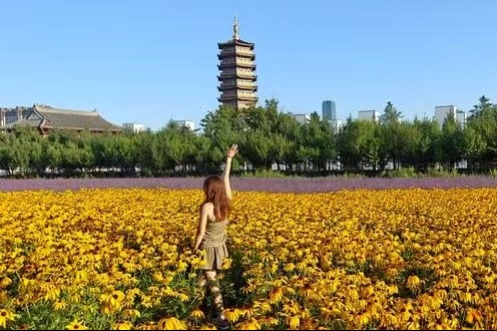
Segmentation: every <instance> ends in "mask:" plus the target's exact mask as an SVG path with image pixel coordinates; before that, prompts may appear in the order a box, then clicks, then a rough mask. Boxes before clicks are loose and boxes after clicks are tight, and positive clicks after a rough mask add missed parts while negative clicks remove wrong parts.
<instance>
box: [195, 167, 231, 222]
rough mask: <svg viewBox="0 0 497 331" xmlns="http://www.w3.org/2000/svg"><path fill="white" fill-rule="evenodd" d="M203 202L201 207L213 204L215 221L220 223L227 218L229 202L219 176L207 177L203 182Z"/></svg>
mask: <svg viewBox="0 0 497 331" xmlns="http://www.w3.org/2000/svg"><path fill="white" fill-rule="evenodd" d="M204 193H205V200H204V202H203V203H202V206H203V205H204V204H205V203H207V202H211V203H212V204H214V215H215V216H216V220H218V221H222V220H225V219H227V218H228V216H229V213H230V211H231V202H230V200H229V199H228V197H227V195H226V189H225V187H224V183H223V180H222V179H221V177H219V176H209V177H207V178H206V179H205V181H204Z"/></svg>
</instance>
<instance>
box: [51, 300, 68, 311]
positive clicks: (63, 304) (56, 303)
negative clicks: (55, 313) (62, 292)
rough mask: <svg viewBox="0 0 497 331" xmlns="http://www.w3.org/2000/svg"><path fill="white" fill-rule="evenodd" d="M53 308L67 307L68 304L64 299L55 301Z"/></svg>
mask: <svg viewBox="0 0 497 331" xmlns="http://www.w3.org/2000/svg"><path fill="white" fill-rule="evenodd" d="M53 306H54V309H55V310H62V309H65V308H67V306H68V304H67V302H65V301H60V300H59V301H57V302H55V303H54V304H53Z"/></svg>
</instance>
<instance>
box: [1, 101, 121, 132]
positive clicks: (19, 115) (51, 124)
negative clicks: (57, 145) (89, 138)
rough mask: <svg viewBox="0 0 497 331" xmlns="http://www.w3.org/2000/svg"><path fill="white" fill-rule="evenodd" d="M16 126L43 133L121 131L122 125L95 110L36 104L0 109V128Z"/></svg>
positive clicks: (6, 129) (5, 128)
mask: <svg viewBox="0 0 497 331" xmlns="http://www.w3.org/2000/svg"><path fill="white" fill-rule="evenodd" d="M16 126H27V127H31V128H37V129H38V130H39V131H40V133H41V134H43V135H46V134H48V133H49V132H50V131H52V130H70V131H77V132H81V131H85V130H88V131H89V132H91V133H101V132H112V133H116V132H121V131H122V127H120V126H117V125H115V124H112V123H110V122H108V121H106V120H105V119H104V118H103V117H102V116H100V114H99V113H98V112H97V111H96V110H94V111H81V110H69V109H59V108H54V107H51V106H46V105H38V104H35V105H34V106H33V107H16V108H12V109H5V108H2V109H0V129H1V130H3V131H12V130H13V129H15V127H16Z"/></svg>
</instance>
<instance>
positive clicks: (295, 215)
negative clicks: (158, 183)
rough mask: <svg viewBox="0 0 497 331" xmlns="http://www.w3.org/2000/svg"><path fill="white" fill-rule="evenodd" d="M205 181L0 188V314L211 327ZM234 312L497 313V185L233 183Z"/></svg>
mask: <svg viewBox="0 0 497 331" xmlns="http://www.w3.org/2000/svg"><path fill="white" fill-rule="evenodd" d="M202 198H203V197H202V192H201V191H200V190H167V189H101V190H89V189H83V190H79V191H65V192H62V193H55V192H51V191H32V192H29V191H27V192H15V193H14V192H10V193H0V329H3V328H6V329H48V328H55V329H86V328H88V329H96V328H103V329H109V328H112V329H121V330H125V329H142V330H148V329H150V330H151V329H171V330H172V329H199V328H203V329H205V328H211V329H213V326H212V325H210V324H209V320H208V316H206V315H208V312H203V311H201V310H200V309H199V306H200V302H199V301H200V300H198V297H197V289H196V273H195V266H198V265H199V263H201V258H200V257H198V256H195V255H193V253H192V252H191V250H190V246H191V243H192V240H193V236H194V234H195V230H196V222H197V217H198V206H199V204H200V202H201V201H202ZM231 219H232V224H231V225H230V228H229V238H230V239H229V242H228V245H229V249H230V253H231V259H229V261H227V262H228V263H227V265H226V267H227V268H228V267H229V268H228V269H227V270H226V271H225V272H224V273H223V278H222V279H221V286H222V290H223V294H224V297H225V305H226V308H228V310H227V312H226V316H227V317H228V318H229V319H230V320H231V321H232V323H233V324H234V327H235V328H237V329H242V330H249V329H305V328H308V329H330V328H331V329H344V328H345V329H367V328H380V329H401V328H402V329H420V328H421V329H464V328H471V329H475V328H476V329H483V328H486V329H489V328H490V329H495V328H497V309H496V308H495V307H497V285H496V284H497V282H496V280H497V264H496V263H497V235H496V234H497V190H495V189H451V190H436V189H433V190H422V189H411V190H385V191H375V190H357V191H342V192H337V193H329V194H327V193H323V194H282V193H279V194H276V193H255V192H243V193H242V192H238V193H236V194H235V203H234V211H233V215H232V218H231Z"/></svg>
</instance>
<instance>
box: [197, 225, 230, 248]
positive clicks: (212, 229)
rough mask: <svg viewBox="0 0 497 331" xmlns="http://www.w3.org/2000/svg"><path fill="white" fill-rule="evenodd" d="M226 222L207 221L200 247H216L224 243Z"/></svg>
mask: <svg viewBox="0 0 497 331" xmlns="http://www.w3.org/2000/svg"><path fill="white" fill-rule="evenodd" d="M227 225H228V220H224V221H208V222H207V226H206V228H205V236H204V240H203V242H202V246H203V247H204V248H205V247H217V246H221V245H223V244H225V243H226V226H227Z"/></svg>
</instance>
